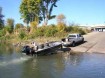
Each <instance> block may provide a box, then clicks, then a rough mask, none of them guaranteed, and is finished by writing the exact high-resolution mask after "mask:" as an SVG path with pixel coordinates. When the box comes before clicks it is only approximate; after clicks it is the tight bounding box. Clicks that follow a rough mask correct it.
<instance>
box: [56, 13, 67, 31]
mask: <svg viewBox="0 0 105 78" xmlns="http://www.w3.org/2000/svg"><path fill="white" fill-rule="evenodd" d="M65 19H66V17H65V16H64V15H63V14H60V15H58V16H57V26H58V31H64V30H65V29H66V24H65Z"/></svg>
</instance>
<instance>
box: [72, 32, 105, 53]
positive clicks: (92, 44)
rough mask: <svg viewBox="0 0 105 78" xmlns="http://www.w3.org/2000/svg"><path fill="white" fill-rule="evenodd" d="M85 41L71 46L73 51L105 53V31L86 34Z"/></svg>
mask: <svg viewBox="0 0 105 78" xmlns="http://www.w3.org/2000/svg"><path fill="white" fill-rule="evenodd" d="M84 39H85V42H84V43H83V44H79V45H77V46H76V47H71V51H73V52H89V53H94V52H95V53H105V32H92V33H89V34H87V35H84Z"/></svg>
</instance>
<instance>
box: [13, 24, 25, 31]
mask: <svg viewBox="0 0 105 78" xmlns="http://www.w3.org/2000/svg"><path fill="white" fill-rule="evenodd" d="M23 27H24V26H23V24H21V23H17V24H16V25H15V29H16V30H17V29H20V28H23Z"/></svg>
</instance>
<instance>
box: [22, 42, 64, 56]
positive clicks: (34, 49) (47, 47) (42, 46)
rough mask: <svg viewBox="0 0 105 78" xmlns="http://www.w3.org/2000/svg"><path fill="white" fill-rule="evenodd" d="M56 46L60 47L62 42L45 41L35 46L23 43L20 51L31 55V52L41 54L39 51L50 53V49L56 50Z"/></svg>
mask: <svg viewBox="0 0 105 78" xmlns="http://www.w3.org/2000/svg"><path fill="white" fill-rule="evenodd" d="M58 48H62V43H61V42H58V41H55V42H47V43H45V44H40V45H37V46H35V45H34V46H33V47H32V46H29V45H25V46H24V47H23V49H22V53H25V54H26V55H33V54H41V53H50V52H51V50H57V49H58Z"/></svg>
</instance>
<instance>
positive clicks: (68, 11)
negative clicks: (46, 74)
mask: <svg viewBox="0 0 105 78" xmlns="http://www.w3.org/2000/svg"><path fill="white" fill-rule="evenodd" d="M20 3H21V0H0V6H1V7H2V8H3V12H2V14H4V15H5V17H4V19H5V20H6V19H7V18H13V19H14V20H15V23H22V20H21V19H20V13H19V6H20ZM57 6H58V7H57V8H54V10H53V14H55V15H59V14H64V15H65V16H66V22H67V23H72V22H74V23H78V24H104V23H105V0H59V2H58V3H57ZM49 23H56V20H55V19H53V20H51V21H49Z"/></svg>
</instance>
